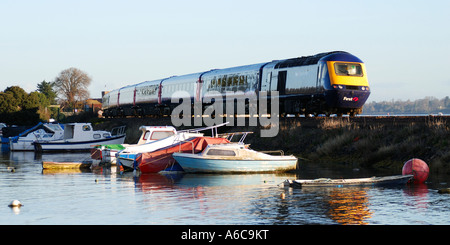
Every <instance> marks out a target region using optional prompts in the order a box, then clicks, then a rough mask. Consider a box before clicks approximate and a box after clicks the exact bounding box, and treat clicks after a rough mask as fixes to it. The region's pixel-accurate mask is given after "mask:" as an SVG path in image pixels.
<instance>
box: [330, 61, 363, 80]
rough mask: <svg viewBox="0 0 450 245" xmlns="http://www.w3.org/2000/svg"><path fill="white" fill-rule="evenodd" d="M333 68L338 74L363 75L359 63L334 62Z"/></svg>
mask: <svg viewBox="0 0 450 245" xmlns="http://www.w3.org/2000/svg"><path fill="white" fill-rule="evenodd" d="M334 70H335V71H336V75H338V76H357V77H362V76H363V73H362V68H361V65H360V64H354V63H339V62H336V63H334Z"/></svg>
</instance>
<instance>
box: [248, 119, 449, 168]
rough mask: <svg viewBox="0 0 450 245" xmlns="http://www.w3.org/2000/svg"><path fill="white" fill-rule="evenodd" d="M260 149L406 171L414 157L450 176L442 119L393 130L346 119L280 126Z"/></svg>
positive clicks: (257, 143) (257, 144)
mask: <svg viewBox="0 0 450 245" xmlns="http://www.w3.org/2000/svg"><path fill="white" fill-rule="evenodd" d="M249 143H252V147H253V148H255V149H264V150H266V149H269V148H271V147H272V148H273V147H274V146H276V148H280V149H283V150H284V151H285V152H286V153H290V154H295V155H297V156H299V157H301V159H303V160H306V161H310V162H317V163H329V164H342V165H350V166H353V167H362V168H387V169H395V170H399V171H401V169H402V167H403V164H404V163H405V162H406V161H407V160H409V159H411V158H420V159H422V160H424V161H425V162H427V164H428V165H429V167H430V171H431V172H435V173H438V172H439V173H447V174H450V126H449V124H448V123H447V122H446V121H445V120H442V119H439V118H426V119H425V120H424V121H423V122H411V123H408V124H406V125H405V124H399V125H395V124H394V125H391V124H389V125H387V124H385V123H382V122H377V121H374V122H371V123H364V124H363V123H356V122H352V121H350V120H348V119H346V118H341V119H339V118H325V119H323V120H321V122H319V123H318V125H317V127H316V128H311V127H308V128H306V127H302V125H301V122H296V124H294V125H289V124H287V121H285V122H280V132H279V134H278V135H277V136H276V137H275V138H257V140H253V142H249Z"/></svg>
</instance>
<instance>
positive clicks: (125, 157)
mask: <svg viewBox="0 0 450 245" xmlns="http://www.w3.org/2000/svg"><path fill="white" fill-rule="evenodd" d="M227 123H228V122H227ZM227 123H223V124H219V125H214V126H210V127H205V128H195V129H187V130H182V131H176V134H175V135H171V136H169V137H166V138H162V139H159V140H157V141H153V142H149V143H145V144H142V145H135V146H130V147H127V148H125V149H124V150H122V151H120V152H118V153H117V154H116V158H117V160H116V162H117V164H118V165H120V166H122V167H124V168H125V169H124V170H126V169H133V170H134V169H135V167H136V166H137V163H136V160H137V157H138V156H139V154H142V153H145V152H154V151H156V150H159V149H162V148H164V147H167V146H170V145H173V144H178V143H179V142H183V141H185V140H187V139H189V138H192V137H202V136H203V135H204V134H203V133H201V132H203V131H206V130H211V132H212V133H211V134H212V136H213V137H215V136H214V135H217V128H218V127H221V126H224V125H226V124H227Z"/></svg>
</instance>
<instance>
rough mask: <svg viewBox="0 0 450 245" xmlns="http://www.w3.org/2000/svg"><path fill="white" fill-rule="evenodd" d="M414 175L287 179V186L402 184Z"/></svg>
mask: <svg viewBox="0 0 450 245" xmlns="http://www.w3.org/2000/svg"><path fill="white" fill-rule="evenodd" d="M413 177H414V175H393V176H384V177H370V178H354V179H329V178H319V179H303V180H286V181H285V182H284V185H285V186H289V187H298V188H304V187H344V186H379V185H400V184H406V183H408V182H409V181H410V180H411V179H412V178H413Z"/></svg>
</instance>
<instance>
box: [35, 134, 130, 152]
mask: <svg viewBox="0 0 450 245" xmlns="http://www.w3.org/2000/svg"><path fill="white" fill-rule="evenodd" d="M124 141H125V135H120V136H113V137H111V138H107V139H101V140H92V141H59V140H58V141H50V142H35V143H34V146H35V150H36V151H38V152H64V151H90V150H91V149H92V147H93V146H94V145H99V144H105V145H106V144H123V142H124Z"/></svg>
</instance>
